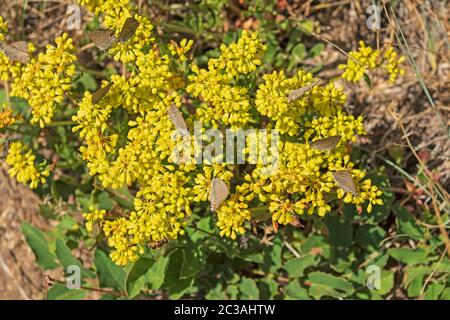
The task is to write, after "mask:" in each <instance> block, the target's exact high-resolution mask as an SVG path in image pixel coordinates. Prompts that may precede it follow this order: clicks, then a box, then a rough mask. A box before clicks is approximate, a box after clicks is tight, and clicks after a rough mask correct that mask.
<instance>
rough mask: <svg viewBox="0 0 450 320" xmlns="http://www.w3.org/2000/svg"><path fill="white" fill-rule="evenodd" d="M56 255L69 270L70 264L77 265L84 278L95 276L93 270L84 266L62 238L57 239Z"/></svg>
mask: <svg viewBox="0 0 450 320" xmlns="http://www.w3.org/2000/svg"><path fill="white" fill-rule="evenodd" d="M56 256H57V257H58V260H59V262H61V264H62V265H63V267H64V269H65V270H67V268H69V266H73V265H75V266H78V267H79V268H80V270H81V276H82V277H83V278H95V274H94V273H93V272H92V271H90V270H88V269H85V268H83V267H82V265H81V262H80V261H79V260H78V259H76V258H75V257H74V256H73V255H72V252H71V250H70V248H69V247H68V246H67V244H66V243H65V242H64V241H63V240H61V239H56Z"/></svg>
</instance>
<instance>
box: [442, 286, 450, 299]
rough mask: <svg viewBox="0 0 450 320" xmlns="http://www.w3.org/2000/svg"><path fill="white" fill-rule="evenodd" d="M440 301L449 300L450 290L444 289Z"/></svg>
mask: <svg viewBox="0 0 450 320" xmlns="http://www.w3.org/2000/svg"><path fill="white" fill-rule="evenodd" d="M441 299H442V300H450V288H445V290H444V291H443V292H442V295H441Z"/></svg>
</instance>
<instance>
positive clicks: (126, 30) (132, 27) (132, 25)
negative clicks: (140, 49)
mask: <svg viewBox="0 0 450 320" xmlns="http://www.w3.org/2000/svg"><path fill="white" fill-rule="evenodd" d="M138 27H139V21H137V20H136V19H134V18H128V19H127V20H126V21H125V23H124V24H123V27H122V31H121V32H120V34H119V38H118V39H117V40H119V42H126V41H128V40H129V39H130V38H131V37H132V36H133V35H134V33H135V32H136V30H137V28H138Z"/></svg>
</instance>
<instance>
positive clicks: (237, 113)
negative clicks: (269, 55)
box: [186, 30, 267, 128]
mask: <svg viewBox="0 0 450 320" xmlns="http://www.w3.org/2000/svg"><path fill="white" fill-rule="evenodd" d="M266 49H267V47H266V46H265V45H263V44H262V43H261V40H260V39H259V38H258V34H257V33H256V32H254V33H249V32H248V31H246V30H244V31H243V32H242V37H241V38H240V39H239V41H238V42H237V43H233V44H231V45H229V46H227V45H225V44H222V46H221V47H220V50H221V52H222V54H221V55H220V57H219V58H217V59H209V61H208V68H207V69H200V68H199V67H198V66H197V65H196V64H192V65H191V70H192V72H193V73H194V75H191V76H189V84H188V86H187V88H186V90H187V92H188V93H191V94H192V95H193V96H194V97H197V98H199V99H200V100H201V101H202V104H201V106H200V108H198V109H197V115H198V116H199V117H200V118H201V120H202V121H204V122H205V123H206V124H212V126H214V127H218V126H219V124H224V125H228V126H230V127H231V128H242V127H244V126H245V125H246V124H247V123H248V122H249V121H250V120H251V115H250V109H251V104H250V101H249V92H248V88H246V87H244V86H240V85H237V84H236V81H235V77H238V76H239V75H246V74H248V73H250V72H252V71H254V70H256V68H257V66H258V65H260V64H261V57H262V55H263V54H264V52H265V50H266Z"/></svg>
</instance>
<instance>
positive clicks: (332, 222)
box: [325, 215, 353, 247]
mask: <svg viewBox="0 0 450 320" xmlns="http://www.w3.org/2000/svg"><path fill="white" fill-rule="evenodd" d="M325 224H326V226H327V229H328V242H329V243H330V244H331V245H332V246H341V247H348V246H350V245H351V244H352V243H353V229H352V226H351V225H350V223H349V222H347V221H346V220H343V219H341V218H340V217H338V216H333V215H328V216H327V218H326V220H325Z"/></svg>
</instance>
